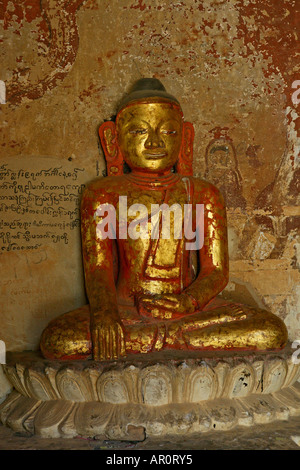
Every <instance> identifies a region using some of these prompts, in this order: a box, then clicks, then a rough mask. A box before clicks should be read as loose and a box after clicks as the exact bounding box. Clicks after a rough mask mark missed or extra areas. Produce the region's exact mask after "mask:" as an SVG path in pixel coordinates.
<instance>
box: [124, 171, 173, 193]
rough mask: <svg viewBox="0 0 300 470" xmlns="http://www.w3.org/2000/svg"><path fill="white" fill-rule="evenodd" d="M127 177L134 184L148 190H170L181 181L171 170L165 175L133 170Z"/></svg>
mask: <svg viewBox="0 0 300 470" xmlns="http://www.w3.org/2000/svg"><path fill="white" fill-rule="evenodd" d="M126 177H127V178H128V179H129V180H130V181H131V182H132V183H134V184H136V185H138V186H140V187H144V188H147V189H159V188H161V189H168V188H169V187H170V186H173V185H174V184H175V183H177V181H178V180H179V175H178V174H177V173H172V172H171V171H170V170H168V171H167V172H165V173H152V172H151V173H150V172H147V173H145V172H142V171H136V170H133V171H132V172H131V173H127V174H126Z"/></svg>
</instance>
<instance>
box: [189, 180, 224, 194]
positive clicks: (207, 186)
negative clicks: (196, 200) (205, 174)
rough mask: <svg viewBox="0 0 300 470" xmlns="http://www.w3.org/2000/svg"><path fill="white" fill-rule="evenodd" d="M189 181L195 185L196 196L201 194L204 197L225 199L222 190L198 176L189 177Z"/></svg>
mask: <svg viewBox="0 0 300 470" xmlns="http://www.w3.org/2000/svg"><path fill="white" fill-rule="evenodd" d="M183 180H184V178H183ZM188 180H189V181H190V184H192V185H193V192H194V194H199V195H201V196H202V197H203V196H206V197H209V198H217V199H223V196H222V194H221V193H220V190H219V189H218V188H217V187H216V186H215V185H214V184H212V183H210V182H209V181H206V180H203V179H201V178H197V177H196V176H189V177H188Z"/></svg>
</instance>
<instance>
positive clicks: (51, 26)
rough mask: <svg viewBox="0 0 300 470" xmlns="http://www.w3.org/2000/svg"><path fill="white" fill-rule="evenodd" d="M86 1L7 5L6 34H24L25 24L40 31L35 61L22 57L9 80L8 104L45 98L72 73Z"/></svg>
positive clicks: (1, 16)
mask: <svg viewBox="0 0 300 470" xmlns="http://www.w3.org/2000/svg"><path fill="white" fill-rule="evenodd" d="M85 1H86V0H75V1H69V0H40V1H38V0H29V1H28V2H26V3H17V2H16V3H15V4H14V3H13V2H10V1H9V0H5V1H4V2H3V4H4V5H3V8H2V12H0V23H2V24H3V29H4V31H5V30H10V31H12V33H10V34H17V35H21V30H22V28H23V27H24V24H27V23H31V22H33V21H35V24H36V26H37V28H38V40H37V42H38V44H37V52H36V51H35V52H36V57H35V62H34V63H33V64H32V63H28V62H27V61H26V60H25V61H24V62H23V58H22V56H18V57H16V59H15V62H16V66H15V67H14V69H13V70H12V72H11V74H10V76H9V77H8V79H7V80H6V102H7V103H10V104H13V105H20V104H21V103H22V102H24V101H29V100H35V99H38V98H41V97H42V96H43V95H44V94H45V93H46V92H47V91H48V90H51V89H52V88H54V87H56V86H57V85H58V84H59V82H61V81H62V80H63V79H64V78H65V76H66V75H67V74H68V73H69V71H70V70H71V68H72V65H73V64H74V62H75V59H76V55H77V51H78V46H79V35H78V27H77V22H76V13H77V11H78V10H79V8H80V7H81V5H82V4H83V3H84V2H85ZM38 20H40V21H39V22H37V21H38ZM14 28H15V29H14ZM25 39H26V37H25Z"/></svg>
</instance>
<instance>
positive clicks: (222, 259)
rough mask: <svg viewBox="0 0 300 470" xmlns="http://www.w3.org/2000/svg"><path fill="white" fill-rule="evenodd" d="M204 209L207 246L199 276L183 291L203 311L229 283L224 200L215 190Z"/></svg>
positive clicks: (201, 252) (211, 190)
mask: <svg viewBox="0 0 300 470" xmlns="http://www.w3.org/2000/svg"><path fill="white" fill-rule="evenodd" d="M208 197H209V202H207V203H206V204H205V206H204V221H205V222H204V245H203V247H202V248H201V250H200V252H199V257H200V273H199V275H198V277H197V279H196V280H195V281H194V282H193V283H192V284H191V285H190V286H189V287H188V288H187V289H186V290H185V291H184V293H185V294H188V295H190V296H191V297H192V298H193V299H194V300H195V301H196V302H197V304H198V308H199V309H200V310H201V309H202V308H203V307H205V305H206V304H207V303H208V302H209V301H210V300H212V299H213V298H214V297H215V296H216V295H217V294H218V293H219V292H221V291H222V290H223V289H224V287H225V286H226V284H227V282H228V275H229V261H228V240H227V221H226V209H225V205H224V200H223V197H222V195H221V194H220V192H219V191H218V190H217V189H216V188H212V189H210V191H209V193H208Z"/></svg>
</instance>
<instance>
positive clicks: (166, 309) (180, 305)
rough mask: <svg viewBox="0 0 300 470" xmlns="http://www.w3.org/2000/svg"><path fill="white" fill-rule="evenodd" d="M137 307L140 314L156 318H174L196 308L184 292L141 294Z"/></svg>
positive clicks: (189, 312) (187, 313)
mask: <svg viewBox="0 0 300 470" xmlns="http://www.w3.org/2000/svg"><path fill="white" fill-rule="evenodd" d="M137 307H138V311H139V313H140V315H142V316H144V317H148V318H149V317H151V318H154V319H156V320H175V319H178V318H181V317H184V316H185V315H189V314H191V313H194V312H195V311H196V310H197V304H196V302H195V301H193V299H192V297H190V296H189V295H188V294H185V293H184V292H183V293H181V294H159V295H142V296H140V297H139V298H138V299H137Z"/></svg>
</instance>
